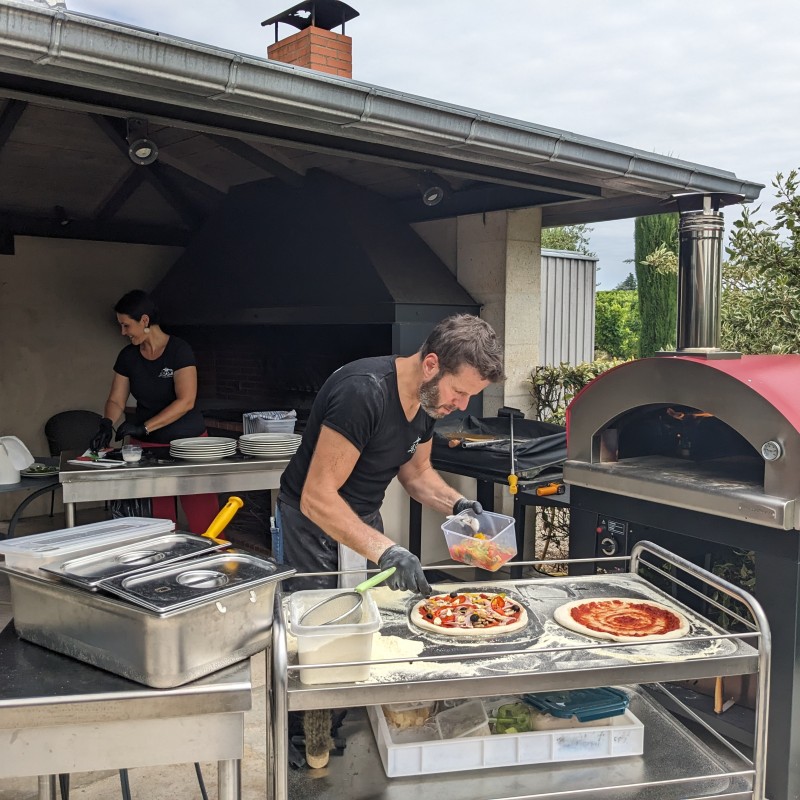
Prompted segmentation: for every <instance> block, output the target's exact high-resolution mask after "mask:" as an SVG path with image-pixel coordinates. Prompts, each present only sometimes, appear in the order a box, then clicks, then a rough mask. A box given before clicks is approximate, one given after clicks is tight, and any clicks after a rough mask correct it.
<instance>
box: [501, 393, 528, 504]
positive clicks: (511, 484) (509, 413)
mask: <svg viewBox="0 0 800 800" xmlns="http://www.w3.org/2000/svg"><path fill="white" fill-rule="evenodd" d="M497 416H498V417H508V433H509V438H510V440H511V441H510V442H509V445H508V449H509V452H510V453H511V474H510V475H509V476H508V493H509V494H510V495H515V494H516V493H517V491H518V488H517V481H518V480H519V478H518V477H517V467H516V464H515V462H514V417H519V419H524V418H525V415H524V414H523V413H522V412H521V411H520V410H519V409H518V408H509V407H508V406H503V407H502V408H500V409H498V410H497Z"/></svg>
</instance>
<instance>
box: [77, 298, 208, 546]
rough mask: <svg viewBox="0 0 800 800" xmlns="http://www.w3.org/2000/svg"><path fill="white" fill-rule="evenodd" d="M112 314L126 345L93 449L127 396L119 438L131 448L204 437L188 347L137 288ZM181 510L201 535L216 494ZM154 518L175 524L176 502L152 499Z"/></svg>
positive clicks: (186, 499) (104, 441)
mask: <svg viewBox="0 0 800 800" xmlns="http://www.w3.org/2000/svg"><path fill="white" fill-rule="evenodd" d="M114 311H116V313H117V322H119V325H120V328H121V331H122V335H123V336H127V337H128V339H129V340H130V344H129V345H127V346H126V347H124V348H123V349H122V350H121V351H120V354H119V355H118V356H117V360H116V363H115V364H114V379H113V380H112V382H111V391H110V392H109V395H108V399H107V400H106V404H105V409H104V412H103V419H102V420H101V421H100V428H99V430H98V432H97V434H96V435H95V437H94V439H92V443H91V448H92V450H94V451H97V450H99V449H101V448H103V447H107V446H108V444H109V442H110V441H111V437H112V435H113V433H114V429H113V425H114V422H115V421H116V420H118V419H120V418H121V417H123V416H124V414H125V404H126V403H127V401H128V396H129V395H130V394H132V395H133V396H134V397H135V398H136V413H135V415H134V418H133V420H131V421H127V422H123V423H122V425H120V426H119V428H117V438H118V439H120V440H122V439H123V438H124V437H125V436H129V437H131V438H130V443H131V444H140V445H142V446H144V447H168V446H169V443H170V442H171V441H172V440H173V439H181V438H183V437H186V436H205V435H207V434H206V430H205V423H204V421H203V415H202V414H201V413H200V411H199V410H198V409H196V408H195V407H194V403H195V399H196V397H197V367H196V365H195V358H194V353H193V352H192V348H191V347H189V345H188V344H187V343H186V342H185V341H183V339H179V338H178V337H177V336H170V335H169V334H167V333H164V331H163V330H161V327H160V326H159V324H158V308H157V307H156V304H155V303H154V302H153V300H152V299H151V298H150V296H149V295H148V294H147V293H146V292H143V291H141V290H140V289H134V290H133V291H132V292H128V293H127V294H126V295H124V296H123V297H122V298H120V300H119V302H118V303H117V304H116V305H115V306H114ZM181 505H182V506H183V510H184V512H185V514H186V518H187V520H188V523H189V530H190V531H192V532H193V533H203V532H204V531H205V530H206V529H207V528H208V525H209V524H210V522H211V520H212V519H213V518H214V516H215V515H216V513H217V512H218V511H219V503H218V502H217V496H216V495H214V494H202V495H186V496H183V497H181ZM153 516H154V517H161V518H166V519H171V520H173V521H175V520H176V516H177V515H176V508H175V498H173V497H154V498H153Z"/></svg>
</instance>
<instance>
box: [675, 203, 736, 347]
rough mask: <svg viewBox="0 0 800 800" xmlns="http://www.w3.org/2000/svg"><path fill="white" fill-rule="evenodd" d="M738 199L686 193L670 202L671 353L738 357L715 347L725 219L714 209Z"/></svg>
mask: <svg viewBox="0 0 800 800" xmlns="http://www.w3.org/2000/svg"><path fill="white" fill-rule="evenodd" d="M743 199H744V198H743V196H741V195H733V194H723V193H720V192H706V193H694V192H693V193H690V194H682V195H676V196H675V197H674V198H673V201H674V203H675V205H676V206H677V209H678V211H679V212H680V223H679V226H678V235H679V238H680V248H679V251H678V331H677V340H676V341H677V353H678V354H682V355H696V356H705V357H707V358H738V357H740V355H741V354H740V353H732V352H727V351H723V350H721V349H720V346H719V341H720V301H721V298H722V241H723V237H724V233H725V220H724V217H723V215H722V213H721V212H720V210H719V209H720V207H721V206H722V205H725V204H728V203H736V202H741V200H743Z"/></svg>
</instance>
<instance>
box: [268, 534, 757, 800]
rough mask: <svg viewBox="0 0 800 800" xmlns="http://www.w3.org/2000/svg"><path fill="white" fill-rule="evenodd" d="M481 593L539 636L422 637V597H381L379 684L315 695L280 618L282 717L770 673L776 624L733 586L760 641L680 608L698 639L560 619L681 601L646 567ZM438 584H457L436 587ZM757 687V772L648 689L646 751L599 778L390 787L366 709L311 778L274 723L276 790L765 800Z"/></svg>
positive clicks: (407, 781) (547, 776)
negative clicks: (579, 627)
mask: <svg viewBox="0 0 800 800" xmlns="http://www.w3.org/2000/svg"><path fill="white" fill-rule="evenodd" d="M641 556H646V559H647V561H649V562H653V563H659V564H660V563H663V562H668V563H672V564H673V565H675V566H676V567H678V568H680V569H681V570H684V571H685V572H686V573H688V574H690V575H692V576H693V577H694V578H696V579H698V580H700V581H703V582H705V583H708V584H711V585H716V584H717V583H718V581H717V579H716V578H715V577H714V576H711V575H710V574H708V573H705V572H704V571H703V570H700V569H699V568H697V567H695V566H694V565H692V564H689V563H688V562H685V561H683V560H682V559H679V558H677V557H676V556H673V555H671V554H669V553H667V552H666V551H663V550H662V549H661V548H659V547H656V546H655V545H648V544H646V543H641V544H640V545H637V547H636V549H635V551H634V557H633V560H632V570H638V560H639V558H640V557H641ZM654 559H655V560H654ZM667 577H669V576H667ZM481 585H483V586H490V587H491V589H492V590H494V591H509V592H513V593H516V594H517V595H518V597H519V598H520V599H521V600H522V601H523V602H524V603H525V605H526V606H527V607H528V609H529V610H530V612H531V613H530V618H531V619H530V624H529V626H528V628H527V629H525V630H522V631H519V632H518V633H515V634H512V635H509V636H508V637H507V638H504V639H499V638H496V639H495V638H493V639H491V640H485V641H480V642H475V641H467V640H463V641H462V640H459V641H455V642H454V641H449V640H445V639H443V637H441V636H439V635H435V634H427V633H425V632H422V631H418V630H417V629H416V628H413V629H412V627H411V626H410V623H409V622H408V618H407V614H408V606H409V604H410V603H411V598H410V596H408V595H405V596H404V595H401V594H398V593H391V592H390V591H389V590H386V589H381V590H377V591H376V592H375V595H374V596H375V599H376V601H377V603H378V606H379V608H380V611H381V615H382V617H383V626H382V628H381V631H380V636H379V637H378V638H377V639H376V642H375V646H374V648H373V664H372V667H371V672H370V678H369V680H366V681H361V682H358V683H353V684H329V685H320V686H314V687H313V690H310V689H309V687H304V686H303V685H302V684H300V682H299V678H298V675H297V668H296V654H295V653H294V652H293V642H292V637H291V636H290V635H288V636H287V635H286V632H285V616H284V614H283V613H279V614H278V615H276V622H275V628H274V631H273V634H274V643H273V701H274V709H275V712H276V713H275V719H276V720H281V719H282V718H283V715H284V714H285V713H286V711H288V710H303V709H310V708H336V707H347V708H350V709H355V708H357V707H361V706H366V705H377V704H383V703H395V702H408V701H411V700H434V699H457V698H465V697H487V696H492V695H501V694H504V695H507V694H523V693H525V692H541V691H547V690H553V689H575V688H589V687H596V686H611V685H619V684H624V683H636V684H640V683H652V682H659V681H666V680H670V681H673V680H682V679H690V678H699V677H716V676H725V675H737V674H746V673H753V672H759V670H761V671H762V672H764V671H765V670H766V668H767V667H768V660H769V631H768V628H767V627H766V621H765V620H764V619H763V615H761V614H760V609H758V607H757V605H756V604H755V601H753V600H752V598H750V597H749V596H748V595H746V594H745V593H743V592H740V591H739V590H737V589H735V588H734V587H730V590H732V593H733V594H734V595H735V596H737V598H739V599H743V600H744V601H745V602H746V603H747V604H751V607H754V608H755V609H756V615H757V621H758V624H759V630H760V635H756V636H754V635H753V634H745V635H742V636H734V637H733V638H726V636H727V635H726V634H725V632H724V631H722V629H720V628H717V627H716V626H715V625H713V624H712V623H710V622H709V621H708V620H706V619H704V618H703V617H701V616H699V615H698V614H696V613H694V612H692V611H690V610H688V609H686V608H685V607H683V606H680V605H678V606H677V607H678V608H679V609H680V610H681V611H682V612H683V613H684V614H686V615H687V616H688V617H689V619H690V621H691V622H692V631H691V633H690V635H689V636H688V637H687V638H686V639H683V640H680V641H674V642H664V643H658V644H644V643H642V644H635V645H631V644H624V645H623V644H616V643H605V642H596V643H595V642H590V641H589V640H587V639H586V637H582V636H580V635H578V634H575V633H572V632H569V631H566V630H564V629H562V628H561V627H560V626H558V625H556V624H555V623H554V622H553V620H552V612H553V610H554V609H555V608H556V607H557V606H559V605H561V604H563V603H565V602H569V601H570V600H574V599H578V598H581V597H598V596H606V597H611V596H629V597H639V598H649V599H653V600H658V601H659V602H662V603H665V604H667V605H673V606H675V601H674V600H673V599H672V598H671V597H670V596H669V595H667V594H666V593H664V592H662V591H661V590H660V589H658V588H656V587H655V586H654V585H653V584H652V583H650V582H649V581H648V580H645V578H643V577H642V576H640V575H638V574H634V572H630V573H624V574H623V573H620V574H607V575H600V576H592V577H580V578H544V579H535V580H521V581H513V582H511V581H499V582H495V583H491V584H481ZM472 586H473V585H472V584H471V585H470V587H472ZM435 588H436V589H437V590H438V589H440V588H446V587H444V585H442V586H439V585H437V586H436V587H435ZM748 637H749V638H748ZM756 646H757V647H759V650H757V649H756ZM759 685H760V692H759V700H760V711H759V714H758V715H757V731H756V748H755V757H754V760H753V764H749V763H748V762H746V761H744V760H743V759H740V758H736V757H733V756H732V757H731V758H734V763H733V764H731V763H730V759H729V758H728V757H727V756H726V758H725V759H723V758H721V757H718V756H716V755H714V753H712V752H711V750H709V749H708V748H707V747H706V746H705V745H704V744H703V743H702V742H700V740H699V739H697V737H695V736H694V735H692V734H690V733H688V732H687V731H686V730H685V729H684V728H683V726H682V725H680V724H679V723H677V722H675V721H674V720H673V719H672V717H670V716H669V715H667V714H666V713H665V712H664V711H663V710H662V709H661V707H660V706H658V705H657V704H655V703H654V702H653V701H652V700H650V699H649V697H648V695H647V693H645V692H642V691H639V690H634V692H633V696H632V700H631V708H632V710H633V712H634V714H636V716H637V717H639V719H641V720H642V722H643V723H644V726H645V749H644V755H643V756H641V757H639V756H630V757H625V758H621V759H614V760H613V761H609V762H602V769H597V767H596V764H595V765H594V766H593V762H578V763H577V764H570V763H564V764H560V765H557V766H556V765H542V766H539V767H528V766H518V767H511V768H502V769H491V770H482V771H472V772H464V773H458V774H457V775H453V774H446V775H441V776H434V775H426V776H423V777H421V778H393V779H389V778H386V776H385V774H384V773H383V770H382V767H381V764H380V761H379V760H378V758H377V752H376V745H375V742H374V739H373V738H372V733H371V731H370V730H369V727H368V726H366V725H365V724H364V715H363V713H360V712H354V711H353V710H351V711H350V712H349V713H348V717H347V720H346V722H345V727H344V728H343V733H344V734H345V735H347V743H348V744H347V748H346V750H345V753H344V756H343V757H341V758H332V759H331V762H330V764H329V766H328V767H327V768H326V770H323V771H322V773H323V774H319V773H318V772H314V771H308V770H303V771H299V772H295V771H293V772H292V774H291V775H287V771H286V758H285V756H286V750H285V748H286V741H285V735H286V734H285V731H286V729H285V725H284V724H281V723H280V722H275V724H274V725H273V726H272V735H273V736H274V738H275V742H274V743H275V753H276V762H275V769H274V793H275V797H276V799H277V800H286V798H287V797H291V798H292V800H295V798H300V797H302V798H303V800H312V798H316V797H319V798H330V799H331V800H338V798H347V800H368V799H369V800H377V799H378V798H381V799H384V798H385V800H394V798H398V799H399V798H401V797H403V798H407V797H408V796H409V795H411V794H412V793H414V792H417V793H418V794H420V793H421V794H420V796H423V795H424V796H426V797H431V796H435V797H436V798H437V800H450V798H452V800H487V799H489V798H512V797H513V798H544V797H548V796H552V795H553V794H554V793H556V792H559V793H560V792H565V791H569V792H571V793H576V797H577V796H580V794H581V793H585V792H590V793H591V795H587V796H591V797H592V798H593V800H594V798H609V800H610V798H618V797H620V796H623V794H622V792H623V787H625V789H624V796H625V797H628V796H630V797H635V798H637V799H639V798H641V800H671V798H675V799H676V800H677V798H682V797H685V796H687V795H686V793H687V792H691V795H690V796H692V797H723V796H729V792H733V791H736V792H741V793H742V794H740V795H737V796H741V797H753V798H755V800H761V798H763V758H764V755H763V753H764V749H763V731H764V727H765V726H764V722H765V718H766V716H765V712H766V705H765V701H764V700H763V698H765V697H766V678H765V677H763V680H760V681H759ZM675 781H680V783H675ZM287 785H288V787H289V790H290V791H289V793H288V794H287ZM423 785H424V790H423V789H422V788H421V787H422V786H423Z"/></svg>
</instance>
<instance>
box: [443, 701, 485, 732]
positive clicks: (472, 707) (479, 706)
mask: <svg viewBox="0 0 800 800" xmlns="http://www.w3.org/2000/svg"><path fill="white" fill-rule="evenodd" d="M436 725H437V727H438V728H439V736H440V738H442V739H465V738H468V737H470V736H488V735H489V734H490V733H491V731H490V730H489V718H488V717H487V716H486V709H485V708H484V707H483V701H481V700H470V701H468V702H466V703H462V704H461V705H460V706H456V707H455V708H448V709H447V710H445V711H440V712H439V713H438V714H437V715H436Z"/></svg>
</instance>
